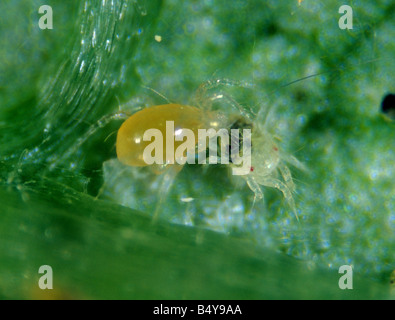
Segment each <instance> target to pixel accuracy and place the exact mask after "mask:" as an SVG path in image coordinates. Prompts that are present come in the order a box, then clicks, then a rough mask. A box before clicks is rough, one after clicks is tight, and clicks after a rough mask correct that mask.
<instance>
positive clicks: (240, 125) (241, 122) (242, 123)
mask: <svg viewBox="0 0 395 320" xmlns="http://www.w3.org/2000/svg"><path fill="white" fill-rule="evenodd" d="M252 128H253V125H252V123H251V122H250V121H248V120H247V119H245V118H237V119H236V121H235V122H233V124H232V125H231V126H230V130H232V129H239V154H240V153H242V152H243V151H242V150H243V129H250V130H251V132H252ZM229 132H231V131H229ZM252 148H253V147H252V141H251V149H252ZM231 152H232V151H231V145H230V144H229V163H232V157H231V154H232V153H231ZM251 171H252V170H251Z"/></svg>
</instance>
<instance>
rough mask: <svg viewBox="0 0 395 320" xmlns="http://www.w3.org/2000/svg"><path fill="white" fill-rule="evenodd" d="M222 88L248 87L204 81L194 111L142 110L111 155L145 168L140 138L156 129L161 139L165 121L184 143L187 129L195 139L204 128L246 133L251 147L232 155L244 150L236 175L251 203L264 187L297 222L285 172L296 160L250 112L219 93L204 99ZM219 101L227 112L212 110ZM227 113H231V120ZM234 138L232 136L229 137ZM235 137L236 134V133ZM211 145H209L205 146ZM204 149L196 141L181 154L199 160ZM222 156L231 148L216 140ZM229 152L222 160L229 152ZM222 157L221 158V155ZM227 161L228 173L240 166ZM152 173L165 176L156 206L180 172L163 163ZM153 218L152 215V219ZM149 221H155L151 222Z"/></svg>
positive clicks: (289, 178) (174, 107) (122, 132)
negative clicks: (246, 163) (246, 158)
mask: <svg viewBox="0 0 395 320" xmlns="http://www.w3.org/2000/svg"><path fill="white" fill-rule="evenodd" d="M226 86H250V85H249V84H246V83H237V82H233V81H230V80H215V81H208V82H206V83H204V84H203V85H201V86H200V87H199V89H198V90H197V93H196V97H195V103H196V106H186V105H180V104H173V103H168V104H164V105H156V106H152V107H147V108H145V109H142V110H140V111H138V112H136V113H134V114H133V115H132V116H130V117H129V118H128V119H127V120H126V121H125V122H124V123H123V124H122V125H121V127H120V129H119V130H118V134H117V141H116V151H117V157H118V159H119V160H120V161H121V162H122V163H123V164H125V165H128V166H134V167H144V166H148V164H147V163H146V161H144V159H143V153H144V150H146V148H147V146H148V144H149V143H150V142H147V139H144V133H145V132H146V131H147V130H149V129H151V128H156V129H157V130H159V132H160V133H165V131H166V121H173V122H174V128H175V131H174V132H175V133H176V135H179V136H180V137H184V136H185V135H186V133H185V130H187V129H189V130H190V131H192V132H193V133H194V137H196V136H197V135H198V132H199V129H204V128H213V129H219V128H228V129H242V130H241V132H244V130H243V129H246V128H247V129H251V131H252V135H251V141H250V145H251V146H252V147H251V148H250V149H249V150H248V149H247V150H246V149H244V148H243V143H240V144H236V145H237V147H236V148H238V150H237V152H239V151H241V150H243V153H244V152H247V153H250V154H251V159H252V161H251V166H250V168H249V172H248V174H245V175H241V177H242V178H243V179H244V180H245V181H246V183H247V185H248V186H249V188H250V189H251V190H252V191H253V192H254V195H255V197H254V203H255V201H257V200H261V199H263V189H262V188H263V187H271V188H276V189H278V190H280V191H281V192H282V193H283V195H284V198H285V200H286V201H287V203H288V204H289V207H290V208H291V210H292V212H293V213H294V215H295V216H296V218H297V219H298V216H297V213H296V207H295V203H294V200H293V196H292V193H293V192H294V190H295V185H294V183H293V180H292V176H291V173H290V170H289V169H288V167H287V166H286V164H285V163H286V162H290V163H292V164H294V165H296V166H297V167H299V168H300V167H303V166H302V165H301V164H300V163H299V162H298V161H297V160H296V159H295V158H293V157H292V156H287V155H286V154H283V153H282V152H281V151H280V149H279V147H278V146H277V144H276V143H275V142H274V139H273V137H272V136H271V134H270V133H269V132H267V131H266V130H265V127H264V125H263V124H261V123H260V121H258V120H257V119H258V118H256V117H255V116H256V114H255V113H254V112H253V111H252V110H251V109H249V108H247V107H244V106H241V105H240V104H238V103H237V102H236V101H235V100H234V99H233V98H232V97H231V96H230V95H228V94H227V93H226V92H223V91H221V90H215V91H216V92H215V93H214V94H211V95H210V94H209V92H210V91H211V90H213V89H218V88H222V87H226ZM218 100H220V101H221V102H222V104H223V105H225V106H226V107H225V108H224V109H226V110H221V109H220V110H213V109H212V104H213V103H214V102H215V101H218ZM229 109H230V110H232V111H233V113H235V115H233V114H232V113H230V112H229ZM231 132H233V131H231ZM239 132H240V131H239ZM232 139H235V140H237V141H244V140H243V139H240V136H239V134H237V136H235V135H234V134H233V133H232V136H231V140H232ZM168 143H169V141H167V140H166V139H165V142H164V145H163V152H164V151H165V150H166V148H167V144H168ZM182 143H184V142H183V140H182V139H178V141H177V139H176V142H175V147H179V146H181V145H182ZM209 145H210V144H209ZM206 148H207V147H206V145H204V146H202V145H200V143H199V142H198V140H195V141H194V144H193V145H192V147H191V146H190V147H189V149H188V148H186V149H185V151H186V153H188V152H190V151H192V150H191V149H195V150H196V152H197V153H198V154H201V153H205V152H207V150H206ZM220 148H221V150H223V149H228V150H230V149H231V148H232V145H231V144H230V142H229V141H226V140H225V141H224V140H222V139H221V143H220ZM230 151H231V150H230ZM230 151H229V152H228V153H227V155H226V157H228V156H229V154H230V153H231V152H230ZM177 156H178V157H186V155H185V153H183V154H181V155H180V154H178V155H177V154H173V155H172V157H173V159H174V158H177ZM221 156H222V157H223V154H222V153H221ZM227 160H229V162H228V163H229V166H230V167H231V168H232V169H235V168H238V167H239V165H238V164H236V163H234V161H232V159H227ZM152 169H153V171H154V172H156V173H164V174H165V175H166V176H165V178H164V180H163V186H162V188H161V195H160V197H161V200H160V201H159V206H160V205H161V202H162V201H163V199H164V197H166V194H167V193H168V191H169V188H170V185H171V183H172V182H173V180H174V177H175V176H176V175H177V173H178V172H179V171H180V170H181V169H182V165H179V164H175V163H174V162H169V161H164V162H163V164H159V165H158V164H155V165H152ZM156 214H157V213H156ZM156 214H155V215H154V217H155V216H156Z"/></svg>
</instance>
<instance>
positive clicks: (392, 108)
mask: <svg viewBox="0 0 395 320" xmlns="http://www.w3.org/2000/svg"><path fill="white" fill-rule="evenodd" d="M381 111H382V112H383V113H385V114H386V115H387V116H388V117H390V118H391V119H393V120H395V94H393V93H389V94H387V95H386V96H385V97H384V98H383V101H382V102H381Z"/></svg>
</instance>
